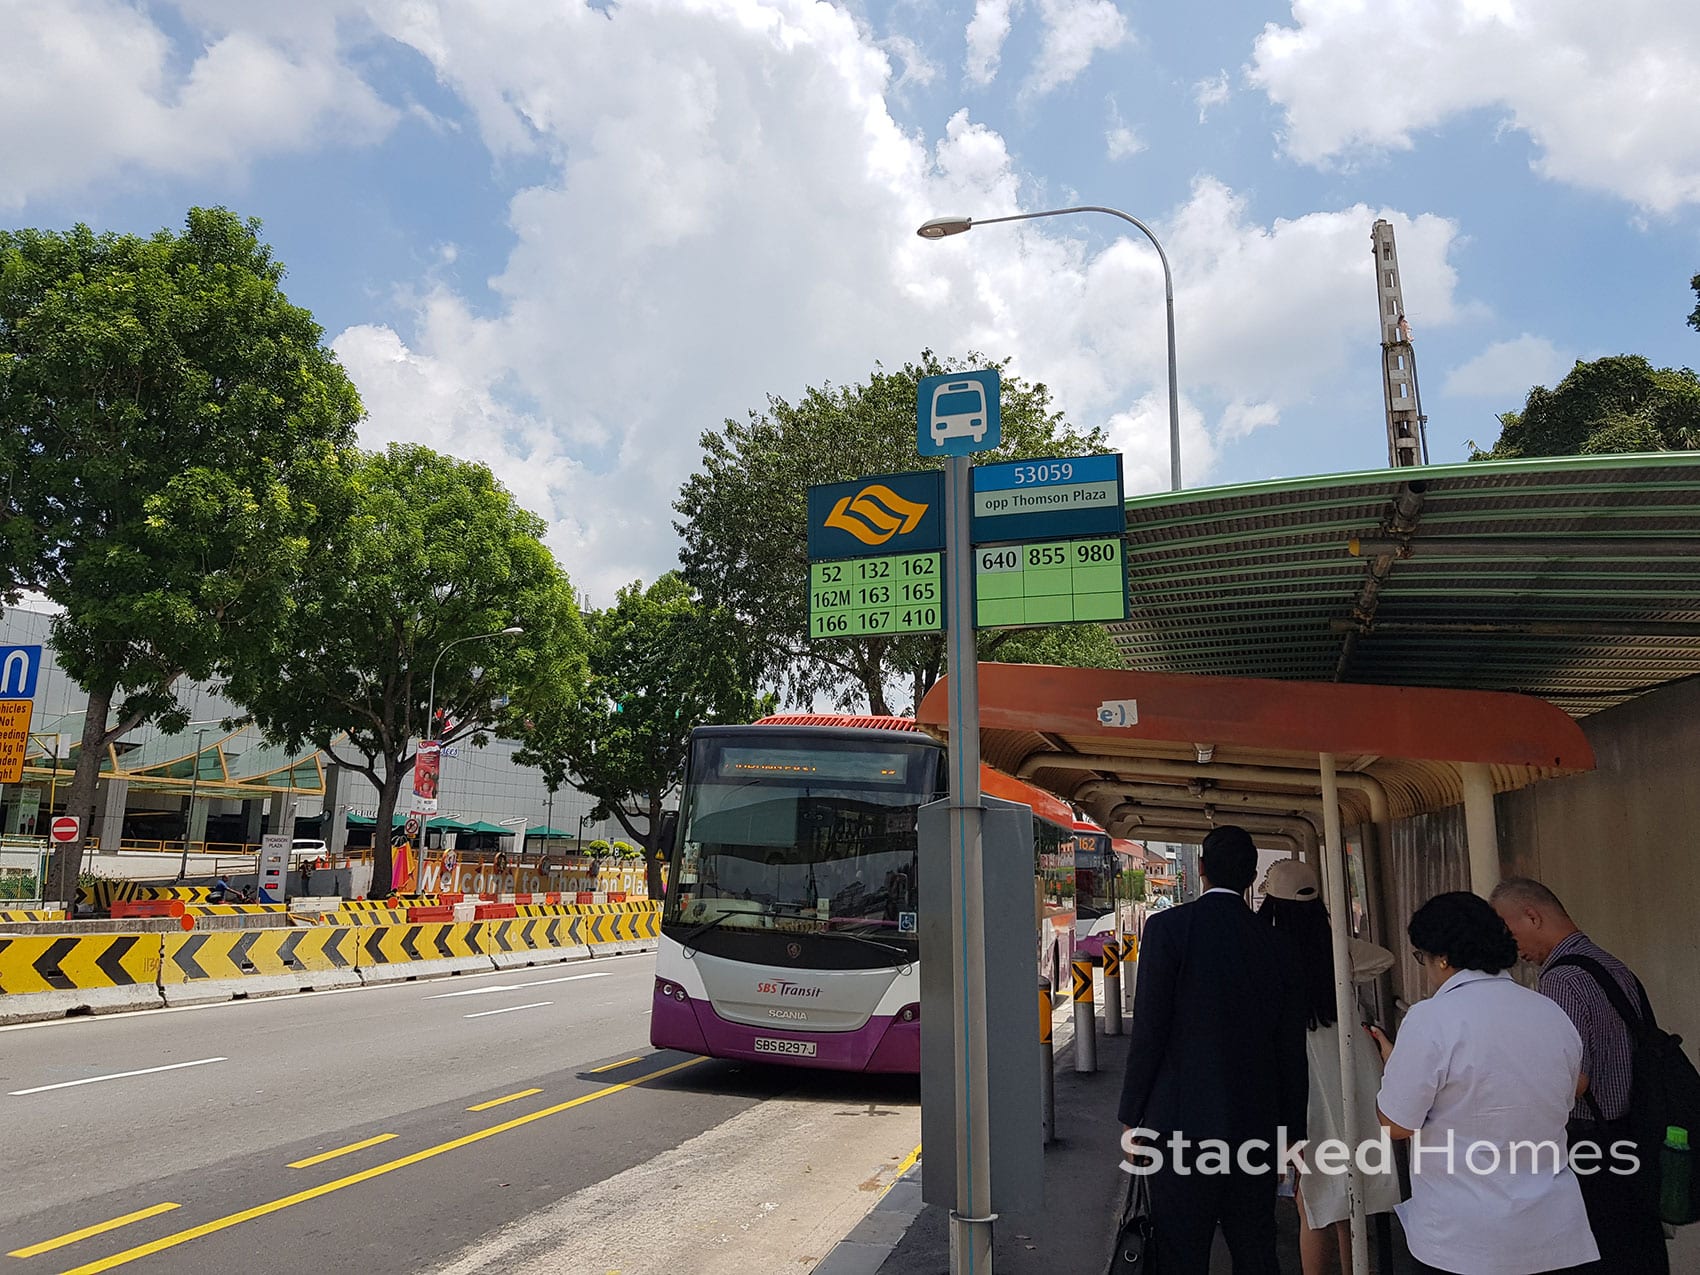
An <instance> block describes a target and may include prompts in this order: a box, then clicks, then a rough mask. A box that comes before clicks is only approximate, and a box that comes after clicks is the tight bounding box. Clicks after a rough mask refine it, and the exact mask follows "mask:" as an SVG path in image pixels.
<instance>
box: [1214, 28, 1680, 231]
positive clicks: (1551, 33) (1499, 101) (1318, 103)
mask: <svg viewBox="0 0 1700 1275" xmlns="http://www.w3.org/2000/svg"><path fill="white" fill-rule="evenodd" d="M1293 22H1294V25H1292V26H1287V27H1284V26H1278V25H1275V24H1273V23H1271V24H1270V25H1269V26H1267V27H1265V28H1264V31H1263V33H1262V34H1261V35H1260V36H1259V37H1258V38H1257V42H1256V46H1255V49H1254V52H1253V62H1252V66H1251V67H1250V68H1249V69H1248V73H1249V75H1250V78H1251V81H1252V83H1254V84H1256V85H1257V86H1258V87H1260V88H1262V89H1263V90H1264V91H1265V92H1266V93H1267V94H1268V95H1269V97H1270V99H1271V100H1272V101H1274V102H1275V103H1276V104H1277V105H1279V106H1281V107H1282V108H1283V109H1284V110H1285V112H1286V131H1285V145H1286V148H1287V151H1288V152H1289V153H1290V154H1291V155H1292V156H1293V157H1294V158H1296V159H1298V160H1300V161H1302V162H1304V163H1310V164H1320V163H1323V162H1326V161H1329V160H1334V159H1337V158H1339V157H1342V156H1346V155H1350V154H1352V153H1354V152H1356V151H1359V150H1371V151H1374V150H1409V149H1411V148H1412V147H1413V146H1414V145H1415V135H1416V134H1418V133H1421V132H1423V131H1425V130H1429V129H1434V128H1438V127H1440V126H1441V125H1443V124H1445V123H1447V122H1448V121H1450V120H1452V119H1453V118H1455V117H1457V116H1459V115H1462V114H1464V113H1467V112H1471V111H1477V110H1493V111H1498V112H1501V113H1502V117H1503V118H1502V125H1501V127H1502V128H1505V129H1510V130H1514V131H1518V132H1522V133H1526V134H1527V135H1528V137H1529V138H1530V140H1531V141H1532V143H1533V144H1534V147H1535V157H1534V161H1533V163H1534V167H1535V169H1536V170H1537V171H1538V172H1540V173H1541V174H1543V175H1544V176H1546V177H1549V178H1552V179H1554V180H1557V181H1563V182H1567V183H1570V184H1572V185H1576V186H1581V187H1585V188H1588V189H1594V190H1603V191H1607V192H1610V193H1611V194H1614V195H1617V196H1620V197H1622V198H1624V199H1627V200H1630V201H1632V202H1634V203H1635V204H1637V205H1639V206H1641V207H1643V208H1646V209H1649V210H1651V211H1654V212H1659V213H1669V212H1672V211H1674V210H1675V209H1676V208H1678V207H1680V206H1682V205H1684V204H1693V203H1700V129H1697V128H1695V126H1694V117H1695V103H1696V102H1700V4H1693V3H1689V2H1687V0H1620V2H1619V3H1616V4H1611V5H1600V4H1598V3H1595V2H1594V0H1433V2H1432V3H1428V4H1420V5H1407V6H1405V7H1403V8H1400V9H1399V10H1398V11H1397V16H1396V17H1395V18H1393V19H1391V20H1390V18H1389V15H1388V12H1387V11H1386V10H1385V9H1383V8H1381V7H1378V6H1375V5H1367V4H1364V3H1363V2H1362V0H1293Z"/></svg>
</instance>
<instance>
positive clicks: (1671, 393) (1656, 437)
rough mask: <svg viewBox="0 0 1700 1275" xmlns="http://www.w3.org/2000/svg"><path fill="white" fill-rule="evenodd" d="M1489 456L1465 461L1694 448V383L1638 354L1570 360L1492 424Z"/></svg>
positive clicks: (1697, 383)
mask: <svg viewBox="0 0 1700 1275" xmlns="http://www.w3.org/2000/svg"><path fill="white" fill-rule="evenodd" d="M1499 423H1500V433H1499V441H1498V442H1496V443H1495V444H1494V445H1493V447H1492V449H1491V450H1489V451H1485V452H1484V451H1481V450H1479V449H1478V448H1477V447H1476V446H1475V444H1474V443H1471V444H1470V450H1471V457H1470V458H1471V459H1472V460H1509V459H1512V458H1514V457H1518V456H1592V455H1604V454H1609V453H1619V452H1663V451H1690V450H1693V449H1695V448H1700V377H1697V376H1695V374H1694V373H1693V372H1692V371H1690V370H1689V369H1688V368H1685V367H1681V368H1669V367H1665V368H1655V367H1654V366H1653V365H1652V364H1651V363H1649V362H1648V361H1647V360H1646V359H1644V358H1642V357H1641V356H1640V355H1638V354H1619V355H1614V356H1612V357H1610V358H1603V359H1595V360H1594V361H1593V362H1591V363H1584V362H1580V361H1578V362H1577V364H1576V365H1575V366H1574V367H1573V368H1571V369H1570V372H1569V373H1568V374H1567V375H1566V376H1565V378H1564V379H1563V380H1562V381H1560V382H1559V383H1558V385H1557V386H1556V387H1555V388H1553V389H1550V390H1549V389H1547V388H1546V387H1545V386H1541V385H1537V386H1536V387H1535V388H1534V389H1532V390H1530V391H1529V397H1528V400H1527V401H1526V402H1525V403H1524V405H1523V410H1522V411H1520V412H1506V413H1504V414H1503V415H1502V416H1500V418H1499Z"/></svg>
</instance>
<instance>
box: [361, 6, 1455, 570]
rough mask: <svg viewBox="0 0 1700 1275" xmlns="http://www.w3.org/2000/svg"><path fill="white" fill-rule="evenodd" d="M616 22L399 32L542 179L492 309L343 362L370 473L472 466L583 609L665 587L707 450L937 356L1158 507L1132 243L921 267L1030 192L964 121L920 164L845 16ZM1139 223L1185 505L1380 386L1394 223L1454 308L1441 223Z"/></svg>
mask: <svg viewBox="0 0 1700 1275" xmlns="http://www.w3.org/2000/svg"><path fill="white" fill-rule="evenodd" d="M612 15H613V16H612V17H604V16H601V15H592V16H590V17H587V16H586V15H585V13H584V12H583V11H581V10H570V9H555V8H551V9H542V8H539V7H534V6H513V5H507V4H492V5H489V6H487V7H485V8H484V9H482V10H476V9H473V8H471V7H470V6H468V5H465V4H459V3H457V4H454V5H446V4H445V5H442V6H440V7H433V6H430V5H426V4H423V3H420V2H419V0H409V2H408V3H405V4H403V3H401V0H397V2H396V4H395V5H394V6H393V7H392V8H389V9H386V10H383V11H381V13H380V17H381V20H382V21H384V22H385V24H386V27H387V29H388V30H390V31H392V32H394V33H396V34H397V36H398V38H402V39H405V40H406V41H407V42H409V43H411V44H412V45H413V46H414V47H415V48H418V49H420V50H421V52H423V53H425V54H426V55H427V56H428V57H430V58H431V59H432V61H433V63H434V65H435V66H436V68H437V72H438V75H439V77H440V78H441V79H442V81H443V83H444V84H445V85H447V86H448V87H449V88H450V89H451V90H452V91H453V92H455V93H456V94H457V95H458V96H459V97H460V98H461V99H462V100H463V101H464V102H466V103H467V104H468V105H469V108H470V110H471V112H472V115H473V119H474V122H475V127H476V128H477V129H478V131H479V133H480V135H481V136H482V137H483V138H484V139H485V141H486V143H487V145H488V146H489V147H490V148H491V150H492V152H493V153H495V154H497V155H500V154H503V153H505V152H507V151H510V150H513V149H516V148H517V149H524V150H527V151H530V152H533V153H536V154H541V155H544V156H547V157H548V158H549V159H550V161H551V163H552V165H553V167H552V172H551V175H550V176H548V177H547V178H546V179H545V180H542V181H541V182H540V183H539V184H538V185H536V186H533V187H531V188H529V189H526V190H522V191H519V192H517V193H516V194H515V195H514V197H513V199H512V202H511V205H510V212H509V223H510V229H511V231H512V234H513V236H514V239H515V246H514V248H513V251H512V254H511V256H510V258H509V260H508V262H507V265H506V267H505V269H504V270H503V271H502V273H501V274H500V275H499V276H498V277H497V278H496V279H495V280H493V281H492V284H491V286H492V288H493V289H494V292H495V295H496V298H497V300H496V304H495V305H494V306H490V305H481V306H480V307H479V308H478V310H477V311H476V312H475V311H474V309H473V308H472V306H471V305H470V304H469V303H468V302H466V301H463V300H462V299H460V298H459V297H457V296H455V295H453V294H452V293H446V292H442V291H427V292H426V293H425V294H424V296H423V299H422V300H421V302H420V306H419V310H418V313H417V314H416V316H414V323H413V324H412V325H411V327H410V329H409V330H408V331H407V332H406V333H405V334H399V333H398V332H397V331H395V330H391V329H390V328H386V327H383V326H377V325H373V326H363V327H360V328H355V329H351V330H350V331H348V332H345V333H344V334H343V335H342V336H341V337H339V338H338V340H337V348H338V350H339V352H340V353H341V354H342V356H343V358H344V359H345V361H346V362H347V364H348V367H349V369H350V372H351V374H352V375H353V376H354V378H355V380H356V383H357V384H359V385H360V386H361V389H362V392H363V394H364V395H365V397H366V401H367V404H368V406H369V408H370V410H371V413H372V419H371V421H370V422H369V424H368V427H367V431H366V437H367V440H368V441H369V442H379V441H383V440H386V439H389V438H400V437H419V438H423V439H424V440H425V441H427V442H430V443H432V444H433V445H435V446H441V447H443V448H445V449H446V450H450V451H453V452H456V453H458V454H463V455H476V456H478V457H480V458H482V459H484V460H486V461H488V462H489V463H490V464H491V465H492V467H493V468H495V469H496V470H497V472H498V473H499V474H501V475H502V476H503V477H504V478H505V479H506V481H507V482H508V483H509V484H510V485H511V486H512V487H513V488H514V489H515V490H516V491H517V492H519V493H520V495H521V498H522V500H524V501H525V503H526V504H527V505H529V506H530V507H532V508H535V509H537V510H538V511H539V512H541V513H543V514H544V515H545V516H546V517H547V518H548V519H549V520H550V521H551V523H552V525H553V526H554V528H555V531H554V533H553V539H552V543H553V544H554V545H555V546H556V548H557V550H558V551H559V552H560V553H561V555H562V560H563V563H564V564H565V565H566V566H567V568H568V570H569V571H570V572H571V573H572V574H573V577H574V579H575V581H577V582H578V583H579V584H580V585H581V586H588V587H590V588H591V589H592V590H593V592H595V593H596V594H597V596H611V594H612V591H613V589H614V588H616V587H617V586H619V585H620V584H623V583H625V582H627V581H629V580H630V579H632V578H634V577H637V576H642V577H644V578H652V577H653V576H654V575H655V574H657V573H658V572H660V571H662V570H665V569H667V567H669V566H670V565H672V564H673V561H674V557H675V554H676V539H675V536H674V533H673V530H672V526H671V524H672V521H673V519H674V517H675V516H676V515H674V513H673V511H672V509H671V504H672V501H673V499H674V497H675V494H676V492H677V491H678V487H679V484H680V482H681V481H682V480H683V479H684V478H685V477H686V476H687V475H688V474H689V473H690V472H691V470H692V469H694V468H695V467H696V464H697V463H698V450H697V445H696V444H697V438H698V435H699V434H700V433H701V432H702V431H703V430H705V429H711V428H715V427H717V426H718V425H719V423H720V422H721V420H722V419H723V418H725V417H727V416H742V415H743V413H744V412H745V411H747V410H748V409H750V408H752V407H760V406H761V405H762V403H763V401H764V395H765V394H767V393H769V392H772V393H777V394H781V395H784V396H786V397H795V396H796V395H798V394H800V393H801V392H802V390H803V388H804V387H805V386H807V385H810V384H820V383H822V382H824V381H827V380H832V381H834V382H837V383H846V382H851V381H856V380H860V379H863V378H865V377H866V375H867V373H868V372H869V370H870V369H871V368H872V366H873V364H874V362H875V361H876V360H882V361H884V362H885V363H886V364H887V365H894V364H901V363H902V362H904V361H905V360H908V359H911V358H914V357H915V356H916V355H917V354H918V353H919V351H920V350H921V349H922V348H923V347H925V346H931V347H932V348H934V349H937V350H940V351H950V352H958V353H960V352H965V351H967V350H969V349H978V350H981V351H983V352H985V353H986V354H988V355H991V356H994V357H997V356H1001V355H1004V354H1011V355H1013V356H1014V358H1015V367H1016V370H1017V371H1018V373H1019V374H1021V375H1023V376H1025V377H1028V378H1031V379H1042V380H1044V381H1045V382H1046V383H1047V384H1049V385H1050V386H1051V387H1052V389H1053V392H1054V393H1055V394H1056V396H1057V400H1058V403H1059V406H1061V407H1062V408H1063V409H1064V410H1065V411H1066V412H1067V413H1068V415H1069V416H1070V418H1071V419H1073V420H1075V421H1077V422H1080V423H1082V424H1086V425H1092V424H1097V425H1104V426H1106V427H1107V428H1109V429H1110V430H1111V432H1112V436H1113V437H1114V438H1115V439H1116V441H1117V442H1118V443H1119V444H1121V445H1122V446H1123V448H1124V449H1125V451H1126V457H1127V458H1126V464H1127V472H1128V475H1129V483H1130V489H1134V490H1138V489H1141V488H1146V489H1150V488H1161V487H1166V486H1167V485H1168V391H1167V359H1166V352H1165V350H1166V339H1165V335H1164V322H1163V304H1162V296H1163V283H1162V274H1161V270H1160V267H1159V265H1158V261H1157V257H1156V254H1155V252H1154V251H1152V249H1151V248H1150V246H1149V245H1148V244H1147V243H1146V242H1145V241H1144V239H1143V238H1141V237H1139V236H1138V235H1137V232H1135V231H1133V229H1132V228H1131V227H1129V228H1127V233H1126V234H1125V235H1122V234H1119V233H1118V235H1117V237H1115V238H1113V239H1112V240H1111V242H1110V243H1109V245H1108V246H1107V247H1101V248H1094V247H1093V246H1092V245H1094V244H1099V243H1101V239H1100V236H1101V235H1102V234H1103V233H1104V232H1105V231H1110V230H1116V229H1118V228H1116V227H1114V226H1113V224H1112V223H1110V222H1109V221H1108V220H1107V219H1103V218H1094V219H1092V220H1093V221H1094V222H1096V223H1098V224H1096V225H1093V224H1089V223H1088V222H1086V221H1085V220H1084V219H1080V220H1076V219H1068V220H1066V221H1065V220H1061V219H1059V220H1057V221H1054V222H1048V223H1043V224H1033V223H1028V224H1019V225H1004V226H995V227H992V226H988V227H985V228H984V229H981V230H976V231H975V232H973V233H972V234H970V235H966V236H960V237H957V238H952V239H949V240H946V241H944V242H942V243H929V242H925V241H922V240H920V239H918V238H917V237H916V236H915V234H914V227H915V226H917V225H918V224H920V222H921V221H923V220H925V219H926V218H927V217H929V216H934V215H938V214H942V213H956V212H961V213H965V214H971V215H974V216H978V217H986V216H995V215H997V214H999V213H1003V212H1011V211H1016V210H1017V209H1019V208H1020V207H1022V205H1023V202H1024V200H1023V195H1024V192H1026V191H1027V190H1028V188H1029V185H1030V183H1028V182H1027V181H1026V180H1025V179H1024V176H1023V174H1022V173H1021V172H1020V171H1019V170H1018V169H1017V168H1016V166H1015V164H1014V162H1013V160H1012V159H1011V156H1010V153H1009V150H1008V147H1007V146H1006V145H1005V143H1004V140H1003V138H1002V137H1001V136H1000V135H999V134H998V133H997V132H995V131H993V130H992V129H990V128H988V127H986V126H985V125H983V124H980V123H977V122H975V121H974V120H972V119H971V118H970V117H969V115H968V113H967V112H966V111H959V112H958V113H957V114H956V115H954V116H953V117H952V118H951V119H950V121H949V122H948V124H947V126H946V128H945V130H944V134H943V136H942V137H939V138H937V139H936V140H929V139H926V138H924V137H920V136H916V135H909V134H906V133H905V132H904V131H903V130H902V129H901V128H900V127H899V126H898V125H897V124H896V123H895V122H894V120H893V119H892V118H891V115H890V113H889V111H888V109H887V106H886V98H887V96H888V95H889V94H890V93H891V92H892V87H893V86H892V79H893V75H894V72H893V68H892V66H891V61H890V59H889V58H888V57H887V56H886V55H885V54H884V53H883V52H882V51H881V49H880V48H879V47H877V46H876V45H875V44H873V43H872V42H871V40H872V37H870V36H868V35H867V34H866V33H865V32H861V31H859V30H858V28H857V26H856V24H855V23H854V22H853V21H852V20H851V19H850V18H848V17H847V16H846V15H845V14H843V13H840V12H837V11H835V10H833V9H830V8H827V7H824V6H817V5H812V4H809V3H806V2H805V0H766V2H765V3H764V4H762V5H761V6H760V7H759V8H756V7H752V5H750V4H747V3H746V4H734V3H733V0H627V3H625V4H622V5H621V6H620V7H619V8H617V9H615V10H613V11H612ZM1146 215H1147V216H1148V217H1150V218H1151V219H1152V224H1153V225H1154V227H1155V228H1156V230H1157V232H1158V233H1159V234H1160V235H1161V236H1162V237H1163V241H1164V245H1165V247H1166V248H1167V249H1168V250H1169V252H1170V254H1171V259H1172V261H1173V264H1174V270H1175V281H1176V311H1177V318H1178V322H1179V333H1178V345H1179V364H1180V380H1181V388H1182V423H1183V449H1182V450H1183V456H1184V458H1185V467H1186V474H1187V477H1188V480H1189V482H1190V481H1197V480H1199V479H1201V478H1203V477H1205V476H1206V475H1207V474H1208V472H1209V469H1210V467H1211V465H1212V464H1213V463H1214V461H1215V458H1216V456H1217V454H1218V448H1219V447H1221V446H1225V445H1228V444H1229V443H1230V442H1231V441H1232V439H1234V438H1237V437H1240V436H1243V435H1244V434H1245V433H1247V432H1249V431H1250V430H1252V429H1255V428H1264V429H1270V428H1280V427H1281V426H1280V421H1281V420H1282V413H1283V412H1284V411H1285V410H1286V409H1290V408H1294V407H1297V406H1300V405H1302V404H1304V403H1306V402H1307V401H1308V400H1309V399H1310V398H1311V397H1312V396H1313V395H1315V394H1317V393H1319V392H1321V391H1322V389H1323V388H1324V387H1326V386H1328V385H1330V384H1332V383H1333V382H1334V381H1336V380H1337V378H1338V377H1339V375H1340V372H1341V369H1342V368H1343V367H1346V366H1347V365H1348V364H1349V363H1350V361H1351V360H1353V359H1357V358H1360V357H1362V350H1363V348H1364V347H1365V345H1366V343H1368V342H1371V339H1372V337H1373V318H1372V317H1370V316H1369V315H1368V314H1367V311H1368V309H1369V307H1370V306H1371V305H1372V304H1373V295H1374V294H1373V288H1372V286H1371V273H1370V271H1371V263H1370V259H1369V254H1368V253H1367V252H1366V251H1365V238H1366V235H1367V231H1368V228H1369V226H1370V224H1371V223H1372V222H1373V221H1374V220H1375V218H1376V217H1377V216H1382V215H1385V216H1389V217H1390V218H1391V219H1392V220H1394V222H1395V223H1396V225H1397V226H1398V228H1399V237H1400V248H1401V254H1402V258H1404V259H1405V261H1406V277H1407V280H1408V281H1409V282H1408V284H1407V290H1408V291H1409V292H1410V293H1411V294H1412V295H1411V296H1410V297H1409V300H1410V302H1411V307H1412V312H1413V314H1420V315H1421V316H1422V317H1423V320H1424V322H1425V323H1444V322H1448V321H1450V319H1451V318H1452V317H1453V315H1454V314H1455V313H1456V310H1457V307H1456V305H1455V303H1454V301H1453V296H1452V293H1453V289H1454V286H1455V279H1454V276H1453V273H1452V270H1451V267H1450V266H1449V265H1448V262H1447V256H1448V253H1449V251H1450V249H1451V246H1452V242H1453V238H1454V235H1455V233H1456V230H1455V227H1453V226H1452V224H1451V223H1449V222H1446V221H1443V220H1441V219H1438V218H1433V217H1419V218H1416V219H1412V218H1409V217H1406V216H1403V215H1402V214H1399V213H1397V212H1389V211H1387V210H1380V209H1369V208H1364V207H1355V208H1350V209H1346V210H1341V211H1333V212H1318V213H1312V214H1310V215H1307V216H1304V217H1299V218H1296V219H1294V220H1290V221H1278V222H1276V223H1274V224H1273V225H1264V224H1259V223H1257V222H1255V221H1253V220H1252V219H1251V217H1250V216H1249V214H1248V210H1247V208H1246V205H1245V203H1244V201H1243V200H1242V199H1241V198H1240V197H1239V196H1237V195H1236V194H1235V193H1234V192H1233V191H1232V190H1230V189H1229V188H1227V187H1226V186H1224V185H1223V184H1221V183H1220V182H1216V181H1213V180H1208V179H1206V180H1201V181H1200V182H1198V183H1196V184H1195V186H1194V188H1193V190H1192V191H1191V193H1190V195H1189V196H1188V198H1187V199H1186V201H1185V202H1184V203H1183V204H1182V205H1181V206H1180V207H1179V208H1176V209H1174V210H1172V211H1170V212H1169V213H1168V214H1167V216H1166V217H1165V216H1164V213H1163V210H1161V209H1157V210H1147V212H1146ZM1089 232H1090V233H1089ZM1419 281H1420V282H1419ZM1293 313H1303V314H1304V315H1305V316H1306V323H1305V324H1304V325H1296V324H1293V323H1292V322H1291V315H1292V314H1293ZM393 326H395V325H392V327H393ZM1366 332H1367V333H1368V335H1366ZM1371 348H1373V345H1371Z"/></svg>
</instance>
